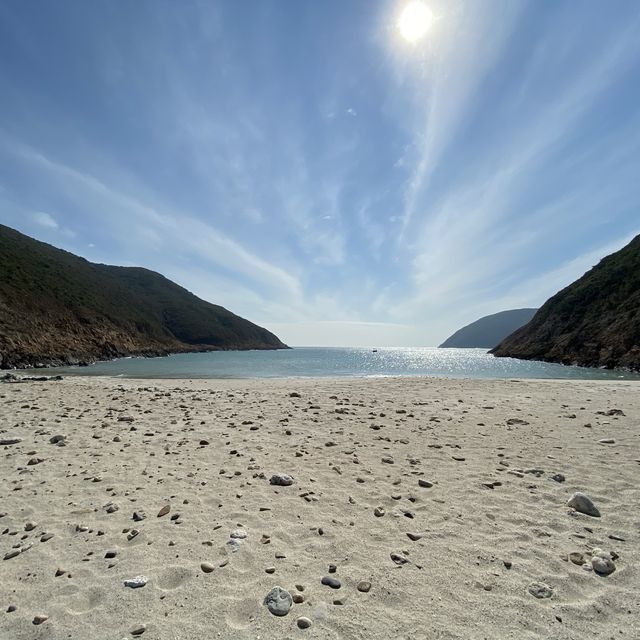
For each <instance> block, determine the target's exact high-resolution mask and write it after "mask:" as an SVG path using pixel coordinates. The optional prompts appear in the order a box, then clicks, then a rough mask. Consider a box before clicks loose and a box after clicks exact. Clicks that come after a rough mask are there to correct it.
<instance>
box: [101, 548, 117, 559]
mask: <svg viewBox="0 0 640 640" xmlns="http://www.w3.org/2000/svg"><path fill="white" fill-rule="evenodd" d="M117 555H118V552H117V551H116V550H115V549H109V550H108V551H107V552H106V553H105V554H104V557H105V558H107V559H111V558H115V557H116V556H117Z"/></svg>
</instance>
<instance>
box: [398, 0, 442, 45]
mask: <svg viewBox="0 0 640 640" xmlns="http://www.w3.org/2000/svg"><path fill="white" fill-rule="evenodd" d="M432 22H433V13H432V12H431V9H429V7H427V5H426V4H424V2H419V0H414V1H413V2H410V3H409V4H408V5H407V6H406V7H405V8H404V9H403V10H402V13H401V14H400V19H399V20H398V29H399V30H400V34H401V35H402V37H403V38H404V39H405V40H407V41H408V42H417V41H418V40H420V38H422V36H424V34H425V33H427V31H428V30H429V27H430V26H431V23H432Z"/></svg>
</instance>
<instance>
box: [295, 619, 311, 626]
mask: <svg viewBox="0 0 640 640" xmlns="http://www.w3.org/2000/svg"><path fill="white" fill-rule="evenodd" d="M296 624H297V625H298V629H308V628H309V627H310V626H311V620H309V618H305V617H304V616H302V617H300V618H298V619H297V620H296Z"/></svg>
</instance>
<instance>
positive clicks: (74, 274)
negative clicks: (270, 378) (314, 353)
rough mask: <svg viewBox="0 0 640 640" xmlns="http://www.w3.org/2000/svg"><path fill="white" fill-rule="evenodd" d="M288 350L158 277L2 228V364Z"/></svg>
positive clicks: (255, 328)
mask: <svg viewBox="0 0 640 640" xmlns="http://www.w3.org/2000/svg"><path fill="white" fill-rule="evenodd" d="M285 348H287V346H286V345H285V344H283V343H282V342H281V341H280V340H279V339H278V338H277V337H276V336H275V335H273V334H272V333H270V332H269V331H267V330H266V329H263V328H262V327H259V326H257V325H255V324H253V323H251V322H249V321H248V320H245V319H244V318H240V317H239V316H236V315H235V314H233V313H231V312H230V311H228V310H227V309H224V308H223V307H220V306H217V305H214V304H210V303H208V302H205V301H204V300H200V299H199V298H197V297H196V296H194V295H193V294H192V293H190V292H189V291H187V290H186V289H183V288H182V287H180V286H178V285H177V284H175V283H174V282H171V281H170V280H167V279H166V278H165V277H163V276H161V275H160V274H158V273H155V272H153V271H149V270H147V269H142V268H138V267H114V266H109V265H104V264H93V263H91V262H88V261H87V260H84V259H83V258H79V257H78V256H75V255H73V254H71V253H68V252H67V251H62V250H60V249H56V248H55V247H52V246H51V245H48V244H45V243H43V242H38V241H37V240H33V239H32V238H29V237H28V236H25V235H23V234H21V233H18V232H17V231H14V230H13V229H10V228H9V227H6V226H3V225H0V368H4V369H6V368H11V367H19V368H22V367H31V366H41V365H59V364H83V363H88V362H93V361H95V360H108V359H111V358H117V357H122V356H129V355H144V356H155V355H166V354H168V353H175V352H187V351H213V350H219V349H285Z"/></svg>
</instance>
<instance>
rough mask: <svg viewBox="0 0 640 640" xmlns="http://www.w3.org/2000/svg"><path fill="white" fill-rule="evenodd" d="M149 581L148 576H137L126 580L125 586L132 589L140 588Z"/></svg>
mask: <svg viewBox="0 0 640 640" xmlns="http://www.w3.org/2000/svg"><path fill="white" fill-rule="evenodd" d="M147 582H148V580H147V577H146V576H136V577H135V578H131V579H130V580H125V581H124V586H125V587H131V588H132V589H139V588H140V587H144V585H145V584H147Z"/></svg>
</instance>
